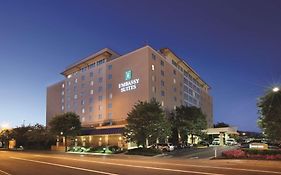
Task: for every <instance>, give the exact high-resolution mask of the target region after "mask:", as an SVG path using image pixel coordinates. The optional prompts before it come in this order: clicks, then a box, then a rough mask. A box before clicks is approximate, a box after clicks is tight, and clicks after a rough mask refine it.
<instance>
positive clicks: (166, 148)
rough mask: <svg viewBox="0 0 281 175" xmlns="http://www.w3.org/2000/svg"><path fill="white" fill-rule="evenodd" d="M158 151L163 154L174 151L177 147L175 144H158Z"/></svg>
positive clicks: (156, 146)
mask: <svg viewBox="0 0 281 175" xmlns="http://www.w3.org/2000/svg"><path fill="white" fill-rule="evenodd" d="M154 147H155V148H156V149H159V150H161V151H163V152H165V151H174V149H175V147H174V145H173V144H171V143H157V144H156V145H155V146H154Z"/></svg>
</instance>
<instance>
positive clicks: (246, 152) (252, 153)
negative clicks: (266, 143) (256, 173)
mask: <svg viewBox="0 0 281 175" xmlns="http://www.w3.org/2000/svg"><path fill="white" fill-rule="evenodd" d="M222 157H223V158H227V159H264V160H281V150H280V149H279V150H258V149H247V148H245V149H237V150H229V151H224V152H223V153H222Z"/></svg>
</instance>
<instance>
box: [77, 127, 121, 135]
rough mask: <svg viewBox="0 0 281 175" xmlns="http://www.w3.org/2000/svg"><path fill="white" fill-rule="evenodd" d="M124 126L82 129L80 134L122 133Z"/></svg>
mask: <svg viewBox="0 0 281 175" xmlns="http://www.w3.org/2000/svg"><path fill="white" fill-rule="evenodd" d="M123 131H124V128H105V129H94V128H93V129H92V128H90V129H82V130H81V135H108V134H122V133H123Z"/></svg>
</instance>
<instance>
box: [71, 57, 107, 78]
mask: <svg viewBox="0 0 281 175" xmlns="http://www.w3.org/2000/svg"><path fill="white" fill-rule="evenodd" d="M103 63H105V59H102V60H99V61H97V62H96V63H92V64H90V65H89V66H86V67H82V68H81V70H80V72H82V73H84V72H86V71H87V70H91V69H93V68H94V67H95V66H96V65H97V66H99V65H101V64H103ZM108 70H112V65H108ZM98 72H99V73H101V68H100V69H99V70H98ZM78 74H79V71H77V72H74V73H73V74H69V75H67V78H71V77H72V76H77V75H78ZM90 74H91V77H92V76H93V72H91V73H90Z"/></svg>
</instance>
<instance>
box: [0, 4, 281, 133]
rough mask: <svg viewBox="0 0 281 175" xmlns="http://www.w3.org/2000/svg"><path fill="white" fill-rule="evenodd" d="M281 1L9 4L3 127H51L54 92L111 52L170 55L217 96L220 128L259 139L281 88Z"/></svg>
mask: <svg viewBox="0 0 281 175" xmlns="http://www.w3.org/2000/svg"><path fill="white" fill-rule="evenodd" d="M280 9H281V1H278V0H263V1H260V0H232V1H231V0H229V1H225V0H212V1H210V0H194V1H193V0H171V1H168V0H159V1H157V0H153V1H147V0H142V1H137V0H109V1H106V0H102V1H101V0H100V1H99V0H53V1H52V0H25V1H21V0H19V1H16V0H9V1H8V0H0V65H1V68H0V75H1V78H0V80H1V81H0V124H9V125H10V126H12V127H14V126H19V125H22V124H35V123H41V124H45V113H46V87H47V86H49V85H51V84H53V83H55V82H57V81H60V80H62V79H63V76H62V75H60V72H62V71H63V70H64V69H65V67H67V66H68V65H70V64H72V63H74V62H76V61H77V60H79V59H81V58H83V57H86V56H88V55H89V54H92V53H94V52H96V51H98V50H100V49H102V48H104V47H109V48H111V49H113V50H115V51H116V52H118V53H120V54H125V53H127V52H130V51H132V50H134V49H136V48H139V47H142V46H144V45H146V44H149V45H150V46H152V47H153V48H155V49H157V50H158V49H160V48H162V47H169V48H170V49H172V50H173V51H174V52H175V53H176V54H177V55H178V56H179V57H181V58H183V59H184V60H185V61H186V62H187V63H188V64H190V65H191V66H192V67H193V68H194V69H195V70H196V72H197V73H199V75H200V76H201V77H202V78H203V79H204V80H205V81H206V82H208V84H209V85H210V86H211V87H212V89H211V95H212V96H213V110H214V113H213V114H214V122H215V123H216V122H225V123H229V124H230V125H232V126H237V127H238V129H240V130H248V131H259V128H258V127H257V124H256V120H257V118H258V116H259V115H258V111H257V107H256V103H257V100H258V97H260V96H261V95H262V94H263V93H264V92H265V91H266V90H267V89H269V88H271V87H273V86H275V85H280V82H281V48H280V47H281V22H280V19H281V10H280Z"/></svg>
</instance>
